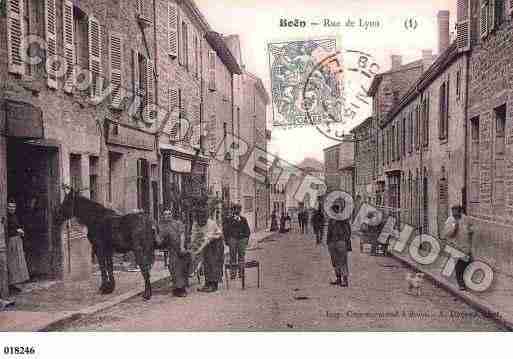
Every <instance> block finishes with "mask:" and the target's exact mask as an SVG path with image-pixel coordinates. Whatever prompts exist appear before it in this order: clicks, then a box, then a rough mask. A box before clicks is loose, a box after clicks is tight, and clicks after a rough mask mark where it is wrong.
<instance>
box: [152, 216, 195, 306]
mask: <svg viewBox="0 0 513 359" xmlns="http://www.w3.org/2000/svg"><path fill="white" fill-rule="evenodd" d="M159 232H160V236H161V237H162V238H163V241H164V243H165V244H166V247H167V249H168V251H169V263H168V267H169V273H170V274H171V278H172V279H173V284H174V288H173V295H174V296H175V297H186V296H187V291H186V289H185V288H186V286H187V281H188V278H189V265H190V262H191V255H190V253H187V252H186V250H185V225H184V223H183V222H182V220H181V218H180V212H179V211H178V209H177V208H175V210H174V212H171V210H169V209H167V210H165V211H164V213H163V214H162V219H161V221H160V223H159Z"/></svg>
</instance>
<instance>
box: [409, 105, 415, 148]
mask: <svg viewBox="0 0 513 359" xmlns="http://www.w3.org/2000/svg"><path fill="white" fill-rule="evenodd" d="M413 125H414V123H413V112H410V115H409V116H408V152H409V153H412V151H413V130H414V128H413Z"/></svg>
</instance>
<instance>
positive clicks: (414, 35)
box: [195, 0, 456, 163]
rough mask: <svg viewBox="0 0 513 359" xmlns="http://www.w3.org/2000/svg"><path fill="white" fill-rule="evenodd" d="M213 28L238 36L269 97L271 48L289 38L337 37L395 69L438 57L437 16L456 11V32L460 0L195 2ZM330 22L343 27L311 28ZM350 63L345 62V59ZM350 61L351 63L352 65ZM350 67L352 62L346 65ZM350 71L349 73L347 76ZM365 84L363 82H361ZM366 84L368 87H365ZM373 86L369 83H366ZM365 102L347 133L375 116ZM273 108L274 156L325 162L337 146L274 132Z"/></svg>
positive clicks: (304, 133)
mask: <svg viewBox="0 0 513 359" xmlns="http://www.w3.org/2000/svg"><path fill="white" fill-rule="evenodd" d="M195 2H196V4H197V5H198V7H199V9H200V10H201V12H202V13H203V15H204V16H205V18H206V19H207V21H208V22H209V24H210V25H211V27H212V28H213V29H214V31H217V32H219V33H221V34H223V35H231V34H238V35H239V36H240V40H241V51H242V61H243V62H244V64H245V66H246V69H247V70H248V71H250V72H252V73H254V74H256V75H257V76H259V77H260V78H261V79H262V81H263V83H264V86H265V87H266V89H267V91H268V92H269V93H270V88H271V79H270V69H269V57H268V53H267V46H268V44H269V43H274V42H283V41H290V40H302V39H316V38H325V37H337V38H338V39H340V40H341V44H340V46H341V48H342V49H343V50H346V49H352V50H359V51H365V52H367V53H369V54H371V55H372V57H373V59H374V61H375V62H376V63H377V64H378V65H379V67H380V71H387V70H388V69H390V64H391V62H390V56H391V55H392V54H398V55H402V57H403V63H407V62H410V61H415V60H418V59H419V58H420V57H421V50H423V49H432V50H433V53H434V54H436V53H438V30H437V18H436V15H437V13H438V11H439V10H449V11H450V13H451V24H450V29H451V31H452V29H454V21H455V15H456V0H433V1H426V0H338V1H334V0H309V1H307V0H195ZM410 18H411V19H415V20H416V23H417V27H416V29H415V30H407V29H406V28H405V25H404V24H405V21H406V20H408V19H410ZM280 19H287V20H294V19H299V20H305V21H306V22H307V26H306V27H304V28H294V27H280ZM325 19H329V20H330V21H331V22H340V23H341V25H342V26H339V27H324V26H311V25H310V22H321V23H323V22H324V20H325ZM348 19H351V20H352V21H353V22H354V23H355V24H356V25H358V24H359V23H360V19H361V20H362V21H363V22H364V21H366V20H367V21H373V22H374V23H376V22H379V27H374V28H368V29H365V28H364V27H359V26H355V27H347V26H344V25H345V24H346V22H347V20H348ZM344 61H345V60H344ZM351 61H352V60H349V61H348V62H351ZM345 65H346V66H349V63H346V62H345ZM346 73H347V72H346ZM362 81H363V80H362ZM362 84H363V83H362ZM367 84H368V83H367ZM368 102H369V105H365V104H363V103H361V104H360V105H361V106H360V109H359V110H358V112H357V115H356V117H355V118H354V119H353V120H351V121H347V122H346V123H345V124H344V126H343V129H342V130H343V131H344V132H346V133H347V132H348V131H349V130H350V129H351V128H353V127H355V126H356V125H358V124H359V123H360V122H362V121H363V120H365V118H367V117H368V116H369V115H370V114H371V108H370V103H371V101H368ZM272 118H273V112H272V106H271V105H270V106H269V109H268V112H267V119H268V124H269V128H270V129H271V130H272V140H271V142H270V143H269V147H268V150H269V152H271V153H273V154H275V155H279V156H280V157H281V158H283V159H285V160H288V161H291V162H293V163H298V162H300V161H301V160H302V159H303V158H305V157H313V158H316V159H319V160H321V161H322V160H323V148H326V147H329V146H331V145H334V144H336V143H337V142H335V141H334V140H330V139H328V138H327V137H325V136H324V135H323V134H321V133H320V132H319V131H317V130H316V129H315V128H314V127H306V128H296V129H278V128H272V127H271V126H272Z"/></svg>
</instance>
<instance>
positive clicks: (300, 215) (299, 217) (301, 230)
mask: <svg viewBox="0 0 513 359" xmlns="http://www.w3.org/2000/svg"><path fill="white" fill-rule="evenodd" d="M297 222H298V224H299V233H301V234H303V233H305V227H304V226H303V211H301V210H299V211H298V212H297Z"/></svg>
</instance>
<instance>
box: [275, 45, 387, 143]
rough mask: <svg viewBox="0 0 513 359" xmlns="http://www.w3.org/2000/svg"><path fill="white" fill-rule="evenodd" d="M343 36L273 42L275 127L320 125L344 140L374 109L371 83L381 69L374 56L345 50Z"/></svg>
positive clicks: (319, 127)
mask: <svg viewBox="0 0 513 359" xmlns="http://www.w3.org/2000/svg"><path fill="white" fill-rule="evenodd" d="M340 42H341V40H340V39H339V38H323V39H318V40H315V39H308V40H294V41H288V42H274V43H269V44H268V55H269V68H270V72H271V93H272V110H273V127H275V128H278V129H289V128H298V127H307V126H308V127H315V128H316V129H317V130H318V131H319V132H320V133H322V134H323V135H325V136H326V137H329V138H330V139H333V140H341V139H343V138H344V137H345V135H346V132H345V131H346V130H347V129H349V128H351V127H354V126H355V125H356V124H357V123H355V121H361V120H363V119H364V118H365V116H367V115H368V114H369V113H370V111H371V101H370V99H369V98H368V94H367V91H368V88H369V87H370V84H371V82H372V80H373V78H374V76H375V75H376V74H377V73H378V72H379V69H380V67H379V65H378V64H377V62H376V61H375V59H374V58H373V56H372V55H371V54H369V53H367V52H365V51H360V50H349V49H345V50H342V47H341V44H340Z"/></svg>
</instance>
